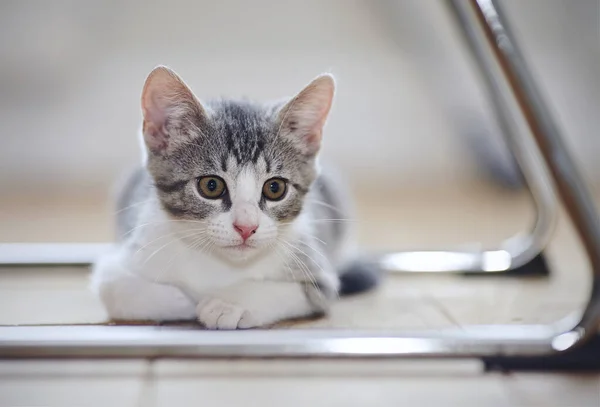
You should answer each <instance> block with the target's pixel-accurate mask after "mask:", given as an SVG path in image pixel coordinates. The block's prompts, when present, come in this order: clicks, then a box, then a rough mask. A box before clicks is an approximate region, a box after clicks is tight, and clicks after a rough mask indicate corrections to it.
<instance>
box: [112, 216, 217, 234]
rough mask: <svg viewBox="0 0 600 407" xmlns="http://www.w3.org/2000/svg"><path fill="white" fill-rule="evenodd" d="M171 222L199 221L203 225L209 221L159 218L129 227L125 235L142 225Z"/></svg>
mask: <svg viewBox="0 0 600 407" xmlns="http://www.w3.org/2000/svg"><path fill="white" fill-rule="evenodd" d="M171 222H187V223H198V224H201V225H205V224H207V223H208V222H206V221H202V220H188V219H166V220H157V221H154V222H146V223H143V224H141V225H137V226H135V227H133V228H131V229H129V230H128V231H127V232H125V233H124V234H123V236H127V235H128V234H130V233H131V232H133V231H134V230H137V229H139V228H141V227H144V226H152V225H160V224H164V223H171Z"/></svg>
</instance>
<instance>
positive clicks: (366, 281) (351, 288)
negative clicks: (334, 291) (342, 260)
mask: <svg viewBox="0 0 600 407" xmlns="http://www.w3.org/2000/svg"><path fill="white" fill-rule="evenodd" d="M339 276H340V289H339V295H340V296H346V295H354V294H358V293H362V292H364V291H368V290H371V289H373V288H375V287H376V286H378V285H379V283H380V281H381V280H382V277H383V271H382V270H381V268H380V267H378V266H377V264H376V263H374V262H373V261H368V260H366V259H355V260H353V261H351V262H348V263H346V264H345V265H344V266H343V267H342V268H341V270H340V272H339Z"/></svg>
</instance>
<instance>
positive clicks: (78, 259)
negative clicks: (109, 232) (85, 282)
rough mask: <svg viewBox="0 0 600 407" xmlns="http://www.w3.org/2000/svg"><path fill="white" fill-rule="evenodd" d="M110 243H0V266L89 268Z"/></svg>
mask: <svg viewBox="0 0 600 407" xmlns="http://www.w3.org/2000/svg"><path fill="white" fill-rule="evenodd" d="M110 247H111V244H110V243H0V265H4V266H89V265H90V264H91V263H93V262H94V261H95V260H96V259H97V258H98V257H99V256H100V255H102V254H103V253H105V252H107V251H108V249H109V248H110Z"/></svg>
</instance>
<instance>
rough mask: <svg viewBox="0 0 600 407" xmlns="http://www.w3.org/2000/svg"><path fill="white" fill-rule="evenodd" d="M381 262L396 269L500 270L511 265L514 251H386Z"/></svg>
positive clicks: (412, 270) (419, 270) (391, 269)
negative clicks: (511, 252) (387, 252)
mask: <svg viewBox="0 0 600 407" xmlns="http://www.w3.org/2000/svg"><path fill="white" fill-rule="evenodd" d="M379 265H380V267H381V268H382V269H384V270H387V271H394V272H397V271H400V272H417V273H437V272H450V271H456V272H461V271H465V272H467V271H486V272H500V271H506V270H508V269H510V267H511V265H512V255H511V254H510V253H509V252H508V251H506V250H493V251H487V252H482V253H467V252H462V253H461V252H451V251H420V252H400V253H390V254H387V255H384V256H383V257H382V258H381V259H380V260H379Z"/></svg>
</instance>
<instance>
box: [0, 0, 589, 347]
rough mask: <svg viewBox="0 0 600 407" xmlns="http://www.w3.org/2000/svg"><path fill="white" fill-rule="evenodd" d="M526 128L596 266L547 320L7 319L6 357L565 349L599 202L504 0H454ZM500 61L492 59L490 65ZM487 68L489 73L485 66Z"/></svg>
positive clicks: (585, 321) (584, 320)
mask: <svg viewBox="0 0 600 407" xmlns="http://www.w3.org/2000/svg"><path fill="white" fill-rule="evenodd" d="M449 1H450V4H451V5H452V6H453V8H454V10H455V12H456V13H457V15H458V16H459V18H460V19H461V21H462V24H463V27H465V30H466V34H467V36H468V37H469V38H471V39H472V40H473V42H474V43H476V44H479V45H477V47H479V48H480V50H481V55H482V56H485V58H486V61H487V63H489V65H485V70H486V73H489V76H490V78H493V79H494V82H495V83H498V84H502V86H504V87H505V89H506V90H508V92H507V94H508V95H510V97H511V101H512V103H513V107H515V109H514V110H513V111H516V110H518V112H520V113H521V115H522V116H521V117H523V118H524V120H525V123H526V124H527V128H528V129H529V132H528V133H527V134H526V136H527V137H526V138H525V140H526V142H524V143H523V144H522V145H520V147H521V148H523V154H524V156H526V157H528V158H532V157H536V156H538V155H539V157H540V158H541V159H542V161H543V162H544V164H545V165H546V166H547V168H548V170H549V173H550V174H551V176H552V178H553V180H554V183H555V186H556V190H557V192H558V195H559V196H560V198H561V200H562V203H563V205H564V207H565V210H566V212H567V214H568V215H569V217H570V218H571V221H572V223H573V226H574V229H575V230H576V232H577V234H578V236H579V238H580V240H581V243H582V245H583V247H584V249H585V251H586V253H587V256H588V258H589V261H590V265H591V274H592V287H591V294H590V300H589V302H588V304H587V306H586V307H585V309H584V310H583V311H582V312H581V313H580V314H577V315H573V316H572V317H569V318H566V319H564V320H561V321H558V322H556V323H554V324H551V325H548V326H538V325H535V326H533V325H530V326H508V325H496V326H471V327H460V328H454V329H446V330H428V331H423V332H411V333H408V332H374V331H371V332H357V331H350V332H349V331H335V330H328V331H313V330H272V331H237V332H210V331H203V330H197V329H192V328H182V327H178V328H175V327H148V326H146V327H114V326H62V327H59V326H52V327H48V326H45V327H44V326H38V327H0V357H4V358H11V357H12V358H27V357H36V358H39V357H311V356H312V357H392V356H393V357H419V358H421V357H446V358H465V357H476V356H485V357H489V356H534V355H547V354H556V353H558V354H562V353H564V352H570V351H572V350H575V349H577V348H579V347H580V346H581V345H582V344H585V343H586V342H587V341H588V340H589V339H591V338H592V337H594V336H595V335H596V334H597V332H598V327H599V325H600V224H599V219H598V216H597V213H596V211H595V208H594V205H593V201H592V199H591V197H590V194H589V192H588V191H587V189H586V187H585V185H584V182H583V180H582V179H581V177H580V176H579V174H578V172H577V170H576V168H575V166H574V164H573V161H572V159H571V157H570V156H569V154H568V153H567V151H566V149H565V147H564V145H563V143H562V141H561V138H560V136H559V132H558V130H557V128H556V126H555V125H554V123H553V120H552V117H551V115H550V114H549V113H548V110H547V108H546V107H545V105H544V103H543V101H542V100H541V98H540V96H539V94H538V91H537V89H536V87H535V85H534V82H533V80H532V78H531V76H530V74H529V72H528V70H527V69H526V66H525V64H524V61H523V59H522V57H521V55H520V53H519V51H518V49H517V48H516V45H515V43H514V40H513V39H512V36H511V34H510V32H509V31H508V29H507V27H506V24H505V19H504V17H503V14H502V13H501V10H499V9H498V6H497V0H449ZM492 65H493V66H492ZM488 71H489V72H488Z"/></svg>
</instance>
